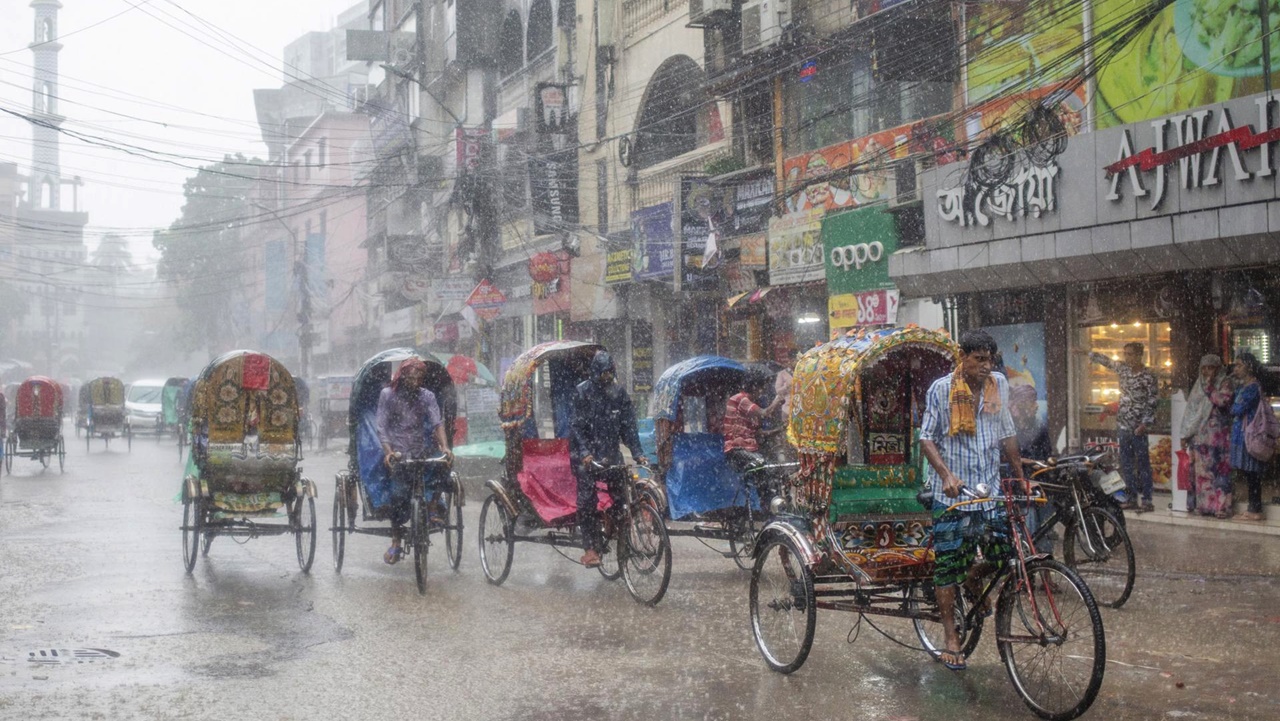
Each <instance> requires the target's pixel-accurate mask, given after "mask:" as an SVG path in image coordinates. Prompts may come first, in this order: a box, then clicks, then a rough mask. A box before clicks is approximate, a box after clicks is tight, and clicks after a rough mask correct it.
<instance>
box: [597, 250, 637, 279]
mask: <svg viewBox="0 0 1280 721" xmlns="http://www.w3.org/2000/svg"><path fill="white" fill-rule="evenodd" d="M632 255H634V253H633V252H632V250H631V249H630V248H624V249H622V250H611V251H609V253H608V254H606V255H605V267H604V282H605V283H607V284H609V285H618V284H620V283H630V282H631V275H632V267H631V257H632Z"/></svg>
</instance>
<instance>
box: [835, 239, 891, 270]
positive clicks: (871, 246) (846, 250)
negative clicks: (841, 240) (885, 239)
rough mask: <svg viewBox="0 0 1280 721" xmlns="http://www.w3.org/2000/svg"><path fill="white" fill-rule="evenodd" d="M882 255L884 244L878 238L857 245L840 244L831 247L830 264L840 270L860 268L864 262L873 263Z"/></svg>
mask: <svg viewBox="0 0 1280 721" xmlns="http://www.w3.org/2000/svg"><path fill="white" fill-rule="evenodd" d="M882 257H884V244H883V243H881V242H880V241H878V240H875V241H872V242H870V243H858V244H857V245H842V246H840V247H838V248H832V249H831V256H830V259H831V264H832V265H834V266H835V267H837V268H840V269H841V270H848V269H849V268H850V267H853V268H857V269H858V270H862V266H863V265H864V264H866V263H874V262H876V261H877V260H880V258H882Z"/></svg>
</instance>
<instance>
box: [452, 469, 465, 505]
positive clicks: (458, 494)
mask: <svg viewBox="0 0 1280 721" xmlns="http://www.w3.org/2000/svg"><path fill="white" fill-rule="evenodd" d="M449 482H450V483H452V484H453V495H454V497H455V498H457V506H458V507H459V508H462V507H463V506H465V505H467V489H466V488H463V486H462V477H461V476H459V475H458V472H457V471H449Z"/></svg>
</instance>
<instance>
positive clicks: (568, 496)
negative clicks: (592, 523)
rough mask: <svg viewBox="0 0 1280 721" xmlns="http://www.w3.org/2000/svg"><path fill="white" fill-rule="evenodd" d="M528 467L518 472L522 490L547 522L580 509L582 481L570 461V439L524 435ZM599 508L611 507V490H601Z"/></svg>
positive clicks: (523, 450)
mask: <svg viewBox="0 0 1280 721" xmlns="http://www.w3.org/2000/svg"><path fill="white" fill-rule="evenodd" d="M521 451H522V453H523V456H524V467H523V468H522V469H521V470H520V472H519V473H517V474H516V480H517V481H518V482H519V483H520V490H521V491H523V492H524V495H525V497H526V498H528V499H529V502H530V504H532V505H533V509H534V510H535V511H536V512H537V513H538V516H539V517H540V518H541V519H542V520H543V521H544V522H546V523H554V522H556V521H558V520H560V519H563V518H565V517H567V516H570V515H572V514H574V513H577V512H578V481H577V479H576V478H575V477H574V475H573V469H572V467H571V465H570V461H569V439H568V438H549V439H547V438H524V439H522V440H521ZM599 496H600V503H599V508H600V510H604V509H606V508H608V507H609V505H610V499H609V496H608V494H607V493H604V492H601V493H600V494H599Z"/></svg>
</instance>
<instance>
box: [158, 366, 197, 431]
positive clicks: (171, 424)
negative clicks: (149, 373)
mask: <svg viewBox="0 0 1280 721" xmlns="http://www.w3.org/2000/svg"><path fill="white" fill-rule="evenodd" d="M190 382H191V380H190V379H188V378H181V377H177V376H175V377H173V378H168V379H166V380H165V382H164V388H162V389H161V390H160V423H161V424H162V427H163V429H164V430H163V431H161V432H162V433H163V432H165V431H173V435H174V436H175V437H176V438H177V439H178V445H179V447H181V446H182V405H183V402H184V401H185V400H186V395H187V394H186V389H187V384H188V383H190Z"/></svg>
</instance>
